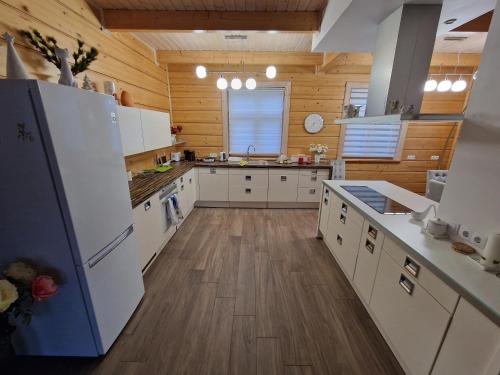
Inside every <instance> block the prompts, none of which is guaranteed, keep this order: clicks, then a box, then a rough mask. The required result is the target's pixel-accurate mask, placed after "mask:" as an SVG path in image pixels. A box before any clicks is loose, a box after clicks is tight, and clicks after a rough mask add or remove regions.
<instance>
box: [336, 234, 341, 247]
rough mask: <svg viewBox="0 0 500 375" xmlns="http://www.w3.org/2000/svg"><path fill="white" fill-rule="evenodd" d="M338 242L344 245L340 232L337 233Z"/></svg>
mask: <svg viewBox="0 0 500 375" xmlns="http://www.w3.org/2000/svg"><path fill="white" fill-rule="evenodd" d="M337 242H338V244H339V245H340V246H342V237H340V234H337Z"/></svg>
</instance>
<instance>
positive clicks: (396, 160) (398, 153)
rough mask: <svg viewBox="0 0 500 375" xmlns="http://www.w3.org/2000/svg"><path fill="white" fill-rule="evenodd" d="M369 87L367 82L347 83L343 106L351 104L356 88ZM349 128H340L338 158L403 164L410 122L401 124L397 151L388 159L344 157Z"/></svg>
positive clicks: (343, 125)
mask: <svg viewBox="0 0 500 375" xmlns="http://www.w3.org/2000/svg"><path fill="white" fill-rule="evenodd" d="M368 87H369V84H368V83H367V82H346V85H345V92H344V104H343V106H346V105H348V104H349V103H350V101H351V92H352V89H355V88H363V89H364V88H368ZM342 108H343V107H342ZM347 126H348V125H347V124H342V125H341V126H340V137H339V147H338V156H339V158H340V159H342V160H346V161H363V162H375V163H380V162H393V163H399V162H401V160H402V156H403V148H404V142H405V139H406V132H407V130H408V122H407V121H402V122H401V128H400V131H399V139H398V145H397V146H396V151H395V153H394V156H393V157H387V158H384V157H373V156H369V157H349V156H344V141H345V133H346V130H347Z"/></svg>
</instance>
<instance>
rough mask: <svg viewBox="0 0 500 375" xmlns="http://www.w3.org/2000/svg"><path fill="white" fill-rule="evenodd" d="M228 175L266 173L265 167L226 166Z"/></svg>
mask: <svg viewBox="0 0 500 375" xmlns="http://www.w3.org/2000/svg"><path fill="white" fill-rule="evenodd" d="M228 171H229V174H230V175H257V174H259V175H266V176H267V175H268V174H269V172H268V171H267V168H228Z"/></svg>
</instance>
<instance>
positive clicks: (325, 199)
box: [318, 186, 334, 238]
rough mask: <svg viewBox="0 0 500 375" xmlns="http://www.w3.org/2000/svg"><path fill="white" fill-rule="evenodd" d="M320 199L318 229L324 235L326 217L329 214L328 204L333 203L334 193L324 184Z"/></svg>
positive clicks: (326, 223)
mask: <svg viewBox="0 0 500 375" xmlns="http://www.w3.org/2000/svg"><path fill="white" fill-rule="evenodd" d="M321 197H322V200H321V205H320V215H319V224H318V229H319V231H320V233H321V235H322V236H323V238H325V237H326V231H327V227H328V218H329V216H330V205H331V204H333V199H334V194H333V192H332V191H331V190H330V189H328V188H327V187H326V186H325V187H324V188H323V194H322V196H321Z"/></svg>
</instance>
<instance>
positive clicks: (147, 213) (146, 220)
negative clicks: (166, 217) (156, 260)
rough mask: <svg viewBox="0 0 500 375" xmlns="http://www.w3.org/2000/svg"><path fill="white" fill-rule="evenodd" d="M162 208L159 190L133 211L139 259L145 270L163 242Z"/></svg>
mask: <svg viewBox="0 0 500 375" xmlns="http://www.w3.org/2000/svg"><path fill="white" fill-rule="evenodd" d="M161 209H162V207H161V204H160V200H159V192H158V193H156V194H155V195H153V196H152V197H150V198H149V199H148V200H146V201H144V202H142V203H141V204H139V205H138V206H137V207H135V208H134V209H133V211H132V214H133V218H134V224H135V225H134V230H135V232H136V236H137V240H138V243H139V261H140V264H141V269H143V270H144V268H145V267H146V266H147V265H148V263H149V262H150V261H151V259H152V258H153V257H154V256H155V254H156V253H157V252H158V250H159V249H160V246H161V245H162V242H163V228H162V218H161Z"/></svg>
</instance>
